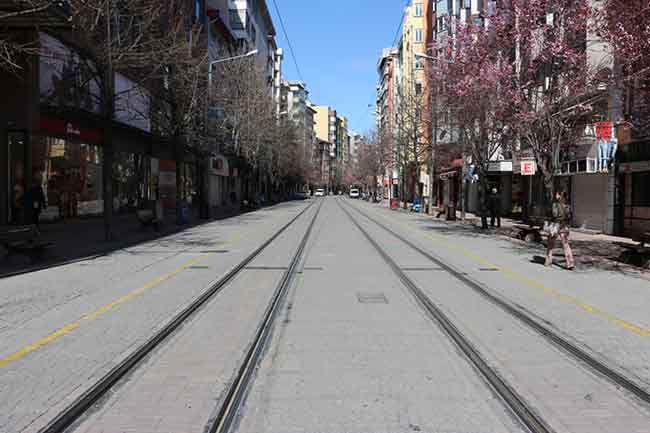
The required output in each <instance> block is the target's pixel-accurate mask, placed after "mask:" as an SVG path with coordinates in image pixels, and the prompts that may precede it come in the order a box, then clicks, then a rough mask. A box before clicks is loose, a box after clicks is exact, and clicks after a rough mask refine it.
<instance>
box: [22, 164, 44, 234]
mask: <svg viewBox="0 0 650 433" xmlns="http://www.w3.org/2000/svg"><path fill="white" fill-rule="evenodd" d="M25 207H26V208H27V209H29V210H30V211H31V215H32V224H34V225H35V226H36V228H37V229H39V230H40V228H41V227H40V223H39V221H40V216H41V212H42V211H43V209H45V208H46V207H47V204H46V200H45V193H44V192H43V187H42V186H41V182H40V179H39V178H38V176H34V182H33V184H32V187H31V188H30V189H29V191H27V194H25Z"/></svg>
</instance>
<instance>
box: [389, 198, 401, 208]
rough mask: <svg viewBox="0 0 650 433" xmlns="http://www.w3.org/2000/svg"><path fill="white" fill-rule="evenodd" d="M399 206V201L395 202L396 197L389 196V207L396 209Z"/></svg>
mask: <svg viewBox="0 0 650 433" xmlns="http://www.w3.org/2000/svg"><path fill="white" fill-rule="evenodd" d="M398 206H399V203H398V202H397V199H396V198H391V199H390V208H391V209H397V208H398Z"/></svg>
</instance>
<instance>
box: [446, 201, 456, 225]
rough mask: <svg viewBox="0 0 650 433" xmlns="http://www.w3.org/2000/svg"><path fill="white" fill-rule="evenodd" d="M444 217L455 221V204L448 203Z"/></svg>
mask: <svg viewBox="0 0 650 433" xmlns="http://www.w3.org/2000/svg"><path fill="white" fill-rule="evenodd" d="M445 217H446V218H445V219H446V220H447V221H456V205H454V204H453V203H452V204H448V205H447V211H446V212H445Z"/></svg>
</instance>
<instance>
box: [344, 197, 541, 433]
mask: <svg viewBox="0 0 650 433" xmlns="http://www.w3.org/2000/svg"><path fill="white" fill-rule="evenodd" d="M337 204H338V205H339V206H340V208H341V210H343V212H344V213H345V214H346V215H347V216H348V217H349V218H350V220H351V221H352V223H353V224H354V225H355V226H356V227H357V229H358V230H359V231H360V232H361V233H362V234H363V236H364V237H365V238H366V239H367V240H368V242H369V243H370V244H371V245H372V246H373V247H374V249H375V250H376V251H377V253H379V255H380V256H381V257H382V259H383V260H384V261H385V262H386V263H387V264H388V265H389V266H390V268H391V270H392V271H393V272H394V274H395V275H396V276H397V277H398V278H399V279H400V281H401V282H402V284H404V286H405V287H406V288H407V289H408V290H409V292H411V294H412V295H413V296H414V298H415V299H416V301H417V302H418V303H419V304H420V306H421V307H422V308H423V310H424V312H425V313H426V314H427V316H429V318H430V319H431V320H432V321H434V322H436V323H437V324H438V325H439V326H440V328H441V329H442V331H443V332H444V333H445V334H446V335H447V336H448V337H449V338H450V339H451V340H452V341H453V342H454V343H455V344H456V346H457V347H458V348H459V349H460V351H461V352H462V353H463V354H464V355H465V357H466V358H467V360H468V361H469V362H470V363H471V364H472V365H473V366H474V367H475V368H476V369H477V371H478V372H479V373H480V374H481V376H482V377H483V378H484V379H485V380H486V381H487V383H488V384H489V385H490V387H491V388H492V389H493V390H494V392H495V393H496V394H498V395H499V397H500V398H501V399H502V401H503V402H504V403H505V404H506V405H507V407H508V408H509V409H510V410H511V411H512V413H513V414H514V415H515V416H516V417H517V418H518V419H519V421H520V422H521V424H522V425H523V426H524V427H525V428H526V429H528V430H529V431H530V432H531V433H554V430H553V429H552V428H551V427H550V426H549V424H548V423H547V422H546V421H545V420H544V419H543V418H542V417H541V416H540V415H539V414H538V413H537V412H536V411H535V410H534V408H531V407H530V405H529V404H528V403H527V402H526V400H525V399H524V398H523V397H522V396H521V395H519V394H518V392H517V391H516V390H515V389H514V388H513V387H512V386H511V385H510V384H509V383H508V382H507V381H506V380H505V379H504V378H503V377H502V376H501V375H500V374H499V372H497V371H496V370H495V369H494V368H493V367H491V366H490V365H489V363H488V362H487V361H486V360H485V358H484V357H483V355H482V354H481V353H480V352H479V350H477V349H476V348H475V347H474V345H473V344H472V342H471V341H470V340H469V339H468V338H467V337H466V336H465V335H464V334H463V333H462V332H461V331H460V330H459V329H458V327H457V326H456V325H455V324H454V323H453V321H452V320H451V319H450V318H449V317H448V316H447V315H446V314H445V313H444V312H443V311H442V309H441V308H440V307H439V306H438V305H436V304H435V303H434V302H433V301H432V300H431V299H430V298H429V297H428V296H427V295H426V294H425V293H424V291H423V290H422V289H421V288H420V287H419V286H418V285H417V284H416V283H415V282H414V281H413V279H411V278H410V277H409V276H408V275H407V274H406V273H405V272H404V270H402V268H401V267H400V266H399V265H398V264H397V262H396V261H395V260H394V259H393V258H392V257H391V256H390V255H389V254H388V253H387V252H386V250H385V249H384V248H383V247H382V246H381V245H380V244H379V243H378V242H377V241H376V240H375V239H374V238H373V237H372V236H371V235H370V233H369V232H368V231H367V230H366V229H364V228H363V227H362V225H361V224H360V223H359V222H358V221H357V220H356V219H355V218H354V217H353V216H352V214H351V213H350V212H349V210H348V209H347V207H348V206H347V205H342V204H341V201H340V200H338V201H337ZM350 207H352V208H354V207H353V206H350ZM355 210H356V209H355ZM357 212H358V213H359V214H361V215H363V214H362V213H361V212H360V211H357ZM364 216H365V215H364ZM368 219H370V218H368ZM373 222H374V221H373ZM377 225H379V223H377ZM441 267H442V266H441Z"/></svg>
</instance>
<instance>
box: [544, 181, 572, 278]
mask: <svg viewBox="0 0 650 433" xmlns="http://www.w3.org/2000/svg"><path fill="white" fill-rule="evenodd" d="M551 214H552V218H551V222H550V223H546V224H545V226H546V227H545V228H546V231H547V232H548V245H547V250H546V262H545V263H544V265H545V266H547V267H548V266H551V265H552V264H553V249H554V248H555V241H556V240H557V238H558V237H559V238H560V241H561V242H562V247H563V248H564V258H565V260H566V268H567V269H568V270H573V269H575V261H574V259H573V251H571V245H570V244H569V234H570V229H569V227H570V224H571V209H570V208H569V204H568V198H567V194H566V192H564V191H563V192H559V191H558V192H556V193H555V199H554V200H553V205H552V208H551Z"/></svg>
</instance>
